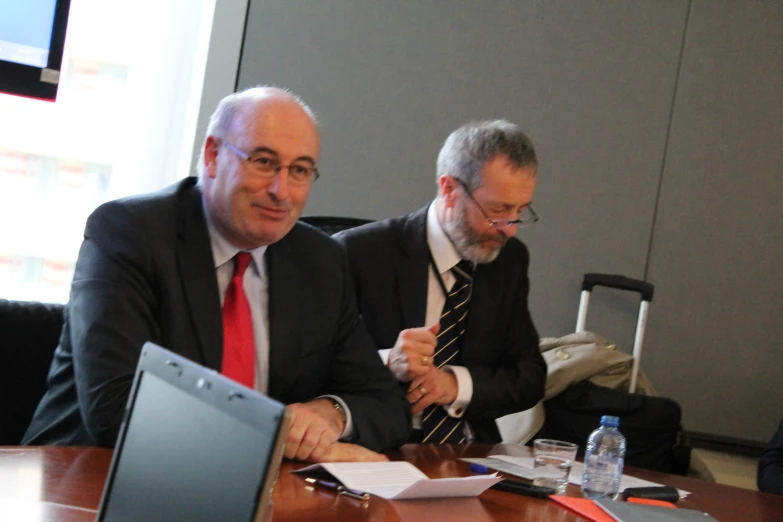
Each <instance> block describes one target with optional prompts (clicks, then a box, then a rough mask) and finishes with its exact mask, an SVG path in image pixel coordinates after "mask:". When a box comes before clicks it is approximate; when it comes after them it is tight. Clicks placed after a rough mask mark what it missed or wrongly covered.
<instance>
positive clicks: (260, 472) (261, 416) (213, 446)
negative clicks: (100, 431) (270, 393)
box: [99, 347, 283, 522]
mask: <svg viewBox="0 0 783 522" xmlns="http://www.w3.org/2000/svg"><path fill="white" fill-rule="evenodd" d="M145 350H146V347H145ZM167 353H168V354H169V355H170V356H173V354H170V353H169V352H167ZM146 355H147V357H148V356H149V353H147V354H146ZM148 358H149V357H148ZM143 359H144V356H143ZM167 360H168V361H169V362H171V361H172V359H171V358H169V359H167ZM145 362H146V363H148V364H146V365H145V364H144V363H145ZM149 362H150V361H144V360H143V361H142V363H141V364H140V365H139V370H138V371H137V377H136V383H135V387H134V389H135V396H133V393H132V397H133V399H132V400H131V402H130V406H131V411H130V415H129V417H128V419H127V420H126V426H124V430H122V431H121V434H120V440H119V442H118V445H117V450H116V452H117V453H118V454H119V455H115V457H114V460H115V461H116V462H113V463H112V471H111V472H110V478H109V481H107V486H106V489H107V491H106V492H105V493H104V497H105V498H104V500H103V501H102V506H101V513H100V516H99V520H106V521H123V520H145V521H150V522H154V521H158V520H160V521H171V520H188V521H198V520H232V521H233V520H237V521H249V520H253V519H254V517H255V514H256V509H257V507H258V500H259V498H260V493H261V490H262V488H263V487H264V481H265V478H266V475H267V473H268V472H269V471H270V469H271V470H272V472H274V473H277V465H278V464H279V459H280V455H276V454H275V446H276V440H277V438H278V435H279V432H280V430H279V427H280V423H281V421H282V419H283V407H282V405H280V404H278V403H276V402H274V401H272V400H270V399H268V398H266V397H263V396H261V395H258V394H255V393H254V392H252V391H250V390H247V389H244V388H241V387H240V386H239V385H236V384H234V383H230V382H228V381H227V380H226V379H225V378H223V377H222V376H220V375H217V374H215V373H214V372H210V371H209V370H205V369H203V368H201V367H198V366H197V365H195V364H193V363H191V362H190V361H184V360H182V359H181V358H178V359H176V361H174V365H171V364H169V365H167V366H166V365H163V364H161V361H152V362H153V363H154V364H149ZM164 364H165V363H164ZM145 366H146V368H145ZM161 370H163V371H162V372H161ZM236 390H239V391H240V392H241V397H239V396H237V395H232V394H234V393H235V392H236Z"/></svg>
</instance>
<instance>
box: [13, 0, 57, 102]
mask: <svg viewBox="0 0 783 522" xmlns="http://www.w3.org/2000/svg"><path fill="white" fill-rule="evenodd" d="M70 4H71V0H0V93H9V94H17V95H20V96H28V97H31V98H40V99H43V100H50V101H54V100H55V98H56V97H57V85H58V84H59V81H60V67H61V66H62V61H63V45H64V43H65V29H66V26H67V25H68V10H69V8H70Z"/></svg>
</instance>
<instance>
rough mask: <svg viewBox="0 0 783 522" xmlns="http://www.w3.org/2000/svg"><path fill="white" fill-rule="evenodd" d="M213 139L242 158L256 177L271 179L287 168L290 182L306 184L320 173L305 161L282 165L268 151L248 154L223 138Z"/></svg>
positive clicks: (315, 178)
mask: <svg viewBox="0 0 783 522" xmlns="http://www.w3.org/2000/svg"><path fill="white" fill-rule="evenodd" d="M215 139H216V140H217V142H218V145H223V146H224V147H226V148H227V149H228V150H230V151H231V152H233V153H234V154H236V155H237V156H239V157H240V158H241V159H243V160H244V161H245V163H247V165H248V168H249V169H250V171H251V172H252V173H253V174H255V175H257V176H258V177H261V178H264V179H272V178H274V177H275V176H277V175H278V174H279V173H280V171H281V170H283V169H287V170H288V179H289V181H290V182H291V183H294V184H297V185H306V184H308V183H312V182H313V181H315V180H317V179H318V178H319V177H320V176H321V173H320V172H318V168H317V167H316V166H315V165H310V164H309V163H307V162H304V161H299V162H294V163H290V164H288V165H282V164H281V163H280V160H278V159H277V158H276V157H275V156H274V154H270V153H269V152H265V151H258V152H255V153H252V154H250V153H247V152H245V151H243V150H242V149H240V148H238V147H236V146H235V145H232V144H231V143H229V142H227V141H225V140H223V139H219V138H215Z"/></svg>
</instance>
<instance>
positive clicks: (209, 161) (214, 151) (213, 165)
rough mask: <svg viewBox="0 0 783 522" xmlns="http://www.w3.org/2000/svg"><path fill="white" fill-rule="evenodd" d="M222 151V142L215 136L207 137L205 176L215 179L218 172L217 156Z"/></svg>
mask: <svg viewBox="0 0 783 522" xmlns="http://www.w3.org/2000/svg"><path fill="white" fill-rule="evenodd" d="M219 149H220V140H219V139H218V138H216V137H214V136H207V139H206V140H205V141H204V153H203V156H204V174H206V175H207V176H208V177H210V178H212V179H214V178H215V176H216V172H217V156H218V150H219Z"/></svg>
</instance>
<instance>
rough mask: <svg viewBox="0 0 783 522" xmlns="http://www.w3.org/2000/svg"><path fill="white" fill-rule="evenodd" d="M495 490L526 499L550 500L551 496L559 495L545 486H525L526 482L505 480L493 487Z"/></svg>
mask: <svg viewBox="0 0 783 522" xmlns="http://www.w3.org/2000/svg"><path fill="white" fill-rule="evenodd" d="M492 488H493V489H499V490H500V491H507V492H509V493H516V494H517V495H525V496H526V497H535V498H549V495H554V494H555V493H557V491H555V489H554V488H546V487H543V486H532V485H530V484H525V483H524V482H518V481H516V480H509V479H504V480H502V481H500V482H498V483H497V484H494V485H493V486H492Z"/></svg>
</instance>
